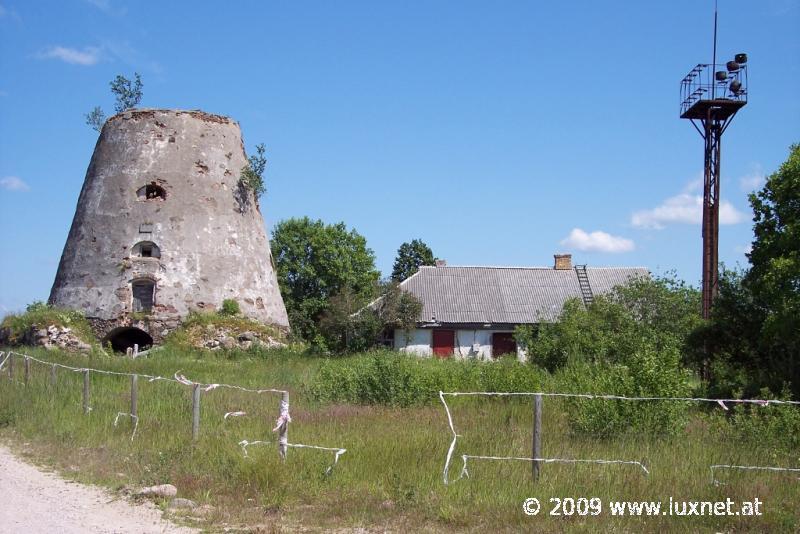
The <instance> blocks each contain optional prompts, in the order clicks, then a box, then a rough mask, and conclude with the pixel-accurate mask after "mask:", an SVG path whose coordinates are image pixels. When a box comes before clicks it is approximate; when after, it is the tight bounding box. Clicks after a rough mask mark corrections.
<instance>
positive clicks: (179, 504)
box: [167, 497, 197, 510]
mask: <svg viewBox="0 0 800 534" xmlns="http://www.w3.org/2000/svg"><path fill="white" fill-rule="evenodd" d="M195 507H197V503H196V502H194V501H192V500H190V499H182V498H180V497H175V498H174V499H172V500H171V501H169V505H167V508H170V509H171V510H175V509H179V508H183V509H185V508H195Z"/></svg>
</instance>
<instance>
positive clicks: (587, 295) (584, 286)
mask: <svg viewBox="0 0 800 534" xmlns="http://www.w3.org/2000/svg"><path fill="white" fill-rule="evenodd" d="M575 274H576V275H578V285H579V286H580V288H581V296H582V297H583V304H584V306H586V307H587V308H588V307H589V305H590V304H591V303H592V302H594V293H592V286H591V284H589V276H588V275H587V274H586V265H576V266H575Z"/></svg>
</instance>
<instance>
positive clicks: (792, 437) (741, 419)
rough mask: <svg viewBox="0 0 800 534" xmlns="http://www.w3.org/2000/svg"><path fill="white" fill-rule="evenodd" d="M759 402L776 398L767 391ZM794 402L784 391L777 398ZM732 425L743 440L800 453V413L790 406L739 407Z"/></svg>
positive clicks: (789, 392)
mask: <svg viewBox="0 0 800 534" xmlns="http://www.w3.org/2000/svg"><path fill="white" fill-rule="evenodd" d="M757 396H758V398H761V399H768V398H773V393H772V392H771V391H770V390H769V389H767V388H764V389H762V390H761V391H760V392H759V393H758V395H757ZM777 398H779V399H781V400H790V399H791V391H790V390H789V388H788V387H784V389H783V391H782V393H781V394H780V395H779V396H778V397H777ZM730 410H731V411H732V412H733V416H732V417H731V420H730V424H731V426H732V427H733V431H734V433H735V434H736V435H737V436H738V438H739V439H740V440H746V441H747V442H749V443H753V444H769V446H770V447H773V446H777V447H779V448H780V449H781V450H784V451H787V452H796V451H797V450H798V449H800V409H798V407H797V406H790V405H768V406H759V405H754V404H746V405H735V406H732V407H731V408H730Z"/></svg>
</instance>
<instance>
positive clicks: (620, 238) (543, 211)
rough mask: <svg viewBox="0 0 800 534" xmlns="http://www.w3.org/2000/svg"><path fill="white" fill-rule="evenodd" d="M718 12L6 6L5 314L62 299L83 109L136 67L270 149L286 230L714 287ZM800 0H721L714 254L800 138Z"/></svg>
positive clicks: (699, 7) (88, 142) (582, 2)
mask: <svg viewBox="0 0 800 534" xmlns="http://www.w3.org/2000/svg"><path fill="white" fill-rule="evenodd" d="M712 21H713V2H712V1H711V0H671V1H669V2H666V1H665V2H642V1H637V2H634V1H627V2H623V1H606V2H596V1H589V0H576V1H573V2H553V1H550V2H530V1H504V2H488V1H483V2H477V1H460V2H443V1H435V0H427V1H406V2H400V1H395V2H389V1H385V2H374V1H371V2H367V1H363V2H360V1H342V2H315V1H308V2H275V1H252V2H245V1H236V2H163V1H162V2H150V1H137V2H134V1H122V0H60V1H51V2H47V1H38V2H37V1H24V2H23V1H9V0H0V225H2V228H3V232H2V234H3V244H4V247H3V248H4V254H2V256H0V257H1V258H2V261H0V313H3V312H6V311H10V310H17V309H20V308H22V307H24V305H25V304H26V303H28V302H31V301H33V300H35V299H46V298H47V296H48V294H49V291H50V286H51V285H52V282H53V278H54V276H55V270H56V267H57V265H58V260H59V258H60V255H61V251H62V247H63V245H64V241H65V239H66V236H67V231H68V230H69V225H70V223H71V220H72V216H73V213H74V209H75V203H76V201H77V198H78V193H79V191H80V188H81V184H82V181H83V177H84V174H85V172H86V167H87V165H88V163H89V159H90V157H91V153H92V150H93V148H94V144H95V141H96V137H97V135H96V132H94V131H93V130H92V129H91V128H89V127H88V126H86V125H85V124H84V119H83V115H84V114H85V113H86V112H87V111H89V110H90V109H91V108H92V107H94V106H96V105H101V106H102V107H104V108H105V110H106V112H110V111H111V110H112V109H113V99H112V95H111V93H110V91H109V86H108V82H109V81H110V80H111V79H113V78H114V76H115V75H117V74H124V75H126V76H128V77H132V75H133V73H134V71H137V72H139V73H141V75H142V78H143V81H144V99H143V100H142V105H143V106H146V107H165V108H182V109H196V108H199V109H203V110H206V111H209V112H213V113H220V114H224V115H229V116H231V117H233V118H235V119H236V120H238V121H239V122H240V124H241V126H242V129H243V132H244V136H245V144H246V146H247V148H248V149H249V150H253V147H254V146H255V144H257V143H260V142H263V143H265V144H266V145H267V151H268V157H269V166H268V169H267V173H266V182H267V189H268V191H267V195H266V197H265V198H264V199H262V203H261V205H262V210H263V213H264V216H265V219H266V223H267V225H268V226H269V227H271V226H272V225H274V224H275V223H276V222H277V221H280V220H282V219H285V218H288V217H292V216H303V215H308V216H310V217H313V218H321V219H323V220H324V221H326V222H331V223H333V222H337V221H344V222H345V223H346V224H347V225H348V226H350V227H353V228H355V229H356V230H358V231H359V232H360V233H361V234H363V235H364V236H365V237H366V238H367V241H368V243H369V245H370V247H371V248H372V249H373V250H374V251H375V254H376V256H377V264H378V267H379V269H381V271H382V272H383V273H384V274H385V275H388V274H389V273H390V271H391V265H392V262H393V260H394V256H395V253H396V250H397V248H398V246H399V245H400V244H401V243H402V242H404V241H410V240H411V239H414V238H421V239H423V240H424V241H426V242H427V243H428V244H429V245H430V246H431V247H432V248H433V250H434V252H435V253H436V255H437V256H439V257H442V258H445V259H447V260H448V262H449V263H450V264H451V265H551V264H552V259H553V258H552V255H553V254H554V253H556V252H572V253H573V256H574V260H575V261H577V262H578V263H588V264H589V265H595V266H600V265H629V266H645V267H648V268H649V269H650V270H651V271H653V272H655V273H664V272H666V271H668V270H673V269H674V270H676V271H677V274H678V276H680V277H681V278H683V279H685V280H686V281H687V282H690V283H692V284H697V283H698V282H699V278H700V251H701V237H700V225H699V222H700V220H699V214H700V211H699V207H698V205H697V195H699V194H701V190H700V189H699V182H698V180H699V179H700V178H701V175H702V155H703V152H702V141H701V139H700V136H699V135H698V134H697V132H695V130H694V129H693V128H692V127H691V125H690V124H689V123H688V122H686V121H682V120H680V119H679V118H678V104H679V81H680V80H681V78H682V77H683V76H684V75H685V74H686V73H687V72H688V71H689V70H690V69H691V68H692V67H693V66H694V65H695V64H697V63H700V62H710V59H711V30H712ZM798 28H800V0H762V1H759V2H752V1H745V0H720V32H719V58H720V60H725V59H728V58H729V57H732V56H733V54H735V53H737V52H747V53H748V55H749V57H750V103H749V104H748V105H747V107H746V108H744V110H743V111H742V112H741V113H740V114H739V115H738V116H737V117H736V119H735V121H734V123H733V125H732V126H731V128H730V129H729V130H728V131H727V133H726V134H725V139H724V143H723V162H722V163H723V181H722V198H723V201H724V205H723V216H722V220H723V223H727V224H723V225H722V226H721V231H720V233H721V236H720V258H721V259H722V260H723V261H724V262H725V263H727V264H729V265H735V264H736V263H737V262H739V263H742V264H744V263H746V258H745V256H744V252H745V250H746V248H747V247H748V245H749V243H750V241H751V239H752V221H751V212H750V209H749V206H748V204H747V198H746V195H747V192H748V191H750V190H752V189H753V188H754V187H758V186H760V183H761V180H762V179H763V176H764V174H769V173H771V172H773V171H774V170H775V169H776V168H777V167H778V166H779V165H780V163H781V162H782V161H784V160H785V158H786V156H787V154H788V147H789V145H790V144H791V143H793V142H798V141H800V89H798V88H800V62H798V60H797V58H798V57H800V37H799V36H798V30H797V29H798Z"/></svg>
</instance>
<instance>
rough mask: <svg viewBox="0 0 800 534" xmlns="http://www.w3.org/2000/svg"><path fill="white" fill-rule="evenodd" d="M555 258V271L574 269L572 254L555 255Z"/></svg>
mask: <svg viewBox="0 0 800 534" xmlns="http://www.w3.org/2000/svg"><path fill="white" fill-rule="evenodd" d="M553 258H555V260H556V261H555V265H553V269H556V270H557V271H562V270H567V269H572V254H553Z"/></svg>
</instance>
